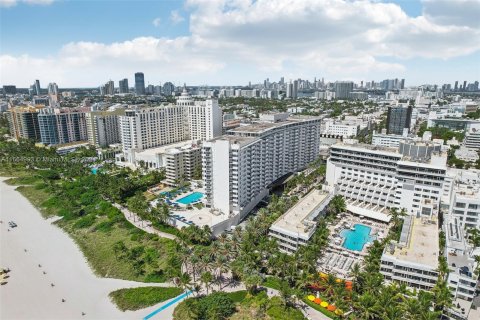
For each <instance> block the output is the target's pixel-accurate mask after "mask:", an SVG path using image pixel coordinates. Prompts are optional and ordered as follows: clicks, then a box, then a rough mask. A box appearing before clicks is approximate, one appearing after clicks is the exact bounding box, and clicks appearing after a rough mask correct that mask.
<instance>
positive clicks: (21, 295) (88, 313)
mask: <svg viewBox="0 0 480 320" xmlns="http://www.w3.org/2000/svg"><path fill="white" fill-rule="evenodd" d="M0 180H1V181H3V180H5V178H1V179H0ZM15 188H16V187H15V186H9V185H7V184H5V183H3V182H0V220H1V221H2V223H1V224H0V240H1V241H0V268H9V269H11V272H10V273H9V276H10V277H9V278H8V279H7V281H8V283H7V284H6V285H3V286H1V287H0V318H1V319H142V318H144V317H145V316H147V315H148V314H149V313H151V312H152V311H154V310H155V309H157V308H158V307H159V306H161V305H163V304H164V302H162V303H160V304H158V305H157V306H152V307H149V308H146V309H143V310H138V311H127V312H122V311H120V310H119V309H117V308H116V306H115V305H114V304H113V303H112V302H111V301H110V298H109V297H108V294H109V293H110V292H111V291H114V290H117V289H120V288H129V287H139V286H150V285H156V286H167V285H168V284H147V283H139V282H134V281H126V280H118V279H109V278H99V277H97V276H96V275H95V274H94V273H93V271H92V270H91V268H90V266H89V265H88V263H87V261H86V259H85V257H84V256H83V254H82V252H81V251H80V249H79V248H78V246H77V245H76V244H75V242H74V241H73V240H72V239H71V238H70V237H69V236H68V234H66V233H65V232H64V231H63V230H61V229H60V228H58V227H57V226H55V225H53V224H52V219H44V218H43V217H42V216H41V214H40V212H39V211H38V210H37V209H36V208H35V207H33V206H32V204H31V203H30V202H29V201H28V200H27V199H26V198H24V197H23V196H22V195H21V194H20V193H19V192H17V191H15ZM9 221H14V222H15V223H16V224H17V225H18V227H16V228H13V229H12V228H11V227H10V226H9V225H8V222H9ZM8 230H10V231H8ZM52 284H53V286H52ZM62 299H64V300H65V302H62ZM174 307H175V305H173V306H171V307H169V308H167V309H165V310H163V311H162V312H160V313H158V314H156V315H155V317H152V319H171V315H172V312H173V309H174ZM82 313H84V314H83V315H82Z"/></svg>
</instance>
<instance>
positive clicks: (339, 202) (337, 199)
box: [328, 194, 347, 217]
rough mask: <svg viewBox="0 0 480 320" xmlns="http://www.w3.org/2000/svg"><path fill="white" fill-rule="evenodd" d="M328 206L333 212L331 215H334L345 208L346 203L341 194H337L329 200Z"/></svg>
mask: <svg viewBox="0 0 480 320" xmlns="http://www.w3.org/2000/svg"><path fill="white" fill-rule="evenodd" d="M328 208H329V211H330V212H331V213H333V216H334V217H336V216H337V214H339V213H341V212H344V211H346V210H347V204H346V202H345V199H344V198H343V196H341V195H338V194H337V195H336V196H334V197H333V198H332V200H331V201H330V203H329V205H328Z"/></svg>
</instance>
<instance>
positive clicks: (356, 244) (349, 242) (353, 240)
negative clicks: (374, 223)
mask: <svg viewBox="0 0 480 320" xmlns="http://www.w3.org/2000/svg"><path fill="white" fill-rule="evenodd" d="M354 227H355V230H349V229H344V230H342V232H340V235H341V236H342V237H343V238H344V239H345V241H343V247H344V248H347V249H349V250H355V251H362V249H363V246H364V245H365V244H366V243H369V242H372V241H373V240H374V239H375V237H374V236H371V235H370V231H371V230H372V228H370V227H367V226H364V225H363V224H356V225H354Z"/></svg>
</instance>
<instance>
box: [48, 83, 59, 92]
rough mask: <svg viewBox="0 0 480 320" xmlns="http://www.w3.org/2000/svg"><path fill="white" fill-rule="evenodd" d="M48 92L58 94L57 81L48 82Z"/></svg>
mask: <svg viewBox="0 0 480 320" xmlns="http://www.w3.org/2000/svg"><path fill="white" fill-rule="evenodd" d="M48 94H55V95H57V94H58V86H57V84H56V83H55V82H52V83H49V84H48Z"/></svg>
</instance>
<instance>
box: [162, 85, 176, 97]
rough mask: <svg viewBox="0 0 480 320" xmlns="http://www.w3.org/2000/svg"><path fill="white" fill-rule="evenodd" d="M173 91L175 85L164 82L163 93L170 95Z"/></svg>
mask: <svg viewBox="0 0 480 320" xmlns="http://www.w3.org/2000/svg"><path fill="white" fill-rule="evenodd" d="M174 91H175V86H174V85H173V83H171V82H165V83H164V84H163V95H165V96H171V95H172V93H173V92H174Z"/></svg>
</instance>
